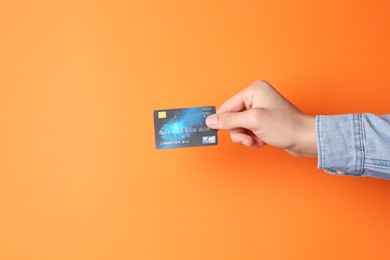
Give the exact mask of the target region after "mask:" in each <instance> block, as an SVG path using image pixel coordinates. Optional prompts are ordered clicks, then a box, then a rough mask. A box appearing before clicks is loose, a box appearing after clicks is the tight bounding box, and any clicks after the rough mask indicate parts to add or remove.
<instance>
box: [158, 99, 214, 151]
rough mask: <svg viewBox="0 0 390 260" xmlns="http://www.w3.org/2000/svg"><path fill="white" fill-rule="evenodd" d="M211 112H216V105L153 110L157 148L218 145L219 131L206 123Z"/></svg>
mask: <svg viewBox="0 0 390 260" xmlns="http://www.w3.org/2000/svg"><path fill="white" fill-rule="evenodd" d="M211 114H215V106H204V107H191V108H177V109H163V110H155V111H153V116H154V136H155V140H156V148H157V149H169V148H180V147H193V146H210V145H217V144H218V136H217V131H216V130H213V129H210V128H208V127H207V125H206V123H205V119H206V117H207V116H209V115H211Z"/></svg>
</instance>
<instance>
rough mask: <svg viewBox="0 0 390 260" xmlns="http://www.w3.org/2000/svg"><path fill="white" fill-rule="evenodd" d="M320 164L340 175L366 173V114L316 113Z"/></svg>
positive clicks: (320, 167) (322, 167) (327, 170)
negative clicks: (330, 114)
mask: <svg viewBox="0 0 390 260" xmlns="http://www.w3.org/2000/svg"><path fill="white" fill-rule="evenodd" d="M316 134H317V148H318V168H319V169H322V170H325V171H326V172H328V173H331V174H336V175H349V176H362V174H363V169H364V167H363V164H364V140H363V138H364V130H363V121H362V115H360V114H346V115H333V116H328V115H327V116H325V115H318V116H316Z"/></svg>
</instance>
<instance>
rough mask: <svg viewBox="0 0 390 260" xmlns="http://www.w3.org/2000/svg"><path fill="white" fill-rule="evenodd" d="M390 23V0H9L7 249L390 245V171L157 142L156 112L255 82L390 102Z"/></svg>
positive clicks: (270, 253) (204, 251)
mask: <svg viewBox="0 0 390 260" xmlns="http://www.w3.org/2000/svg"><path fill="white" fill-rule="evenodd" d="M389 28H390V4H389V2H388V1H386V0H382V1H378V0H374V1H359V0H358V1H339V0H330V1H311V0H310V1H309V0H295V1H282V0H276V1H275V0H272V1H264V0H262V1H227V0H213V1H210V0H202V1H168V0H161V1H144V0H143V1H15V0H12V1H11V0H9V1H5V0H0V126H1V127H0V259H153V260H155V259H186V260H190V259H352V258H353V259H390V251H389V246H390V237H389V232H390V221H389V219H390V182H387V181H383V180H378V179H372V178H353V177H337V176H332V175H329V174H326V173H324V172H322V171H319V170H317V169H316V166H317V160H315V159H305V158H294V157H291V156H289V155H288V154H287V153H285V152H284V151H279V150H276V149H274V148H272V147H266V148H264V149H247V148H244V147H241V146H238V145H235V144H233V143H231V142H230V139H229V135H228V134H227V133H226V132H220V144H219V145H218V146H216V147H205V148H184V149H172V150H162V151H161V150H155V148H154V134H153V118H152V111H153V110H154V109H166V108H176V107H191V106H201V105H216V106H219V105H220V104H222V103H223V102H224V101H225V100H226V99H227V98H229V97H230V96H231V95H233V94H234V93H236V92H237V91H239V90H240V89H242V88H244V87H246V86H247V85H249V84H250V83H252V82H253V81H255V80H257V79H266V80H267V81H269V82H270V83H271V84H273V85H274V86H275V87H276V88H277V89H278V90H279V91H280V92H281V93H283V94H284V95H285V96H286V97H287V98H288V99H289V100H291V101H292V102H293V103H295V104H296V105H297V106H298V107H299V108H301V110H303V111H305V112H307V113H310V114H333V113H352V112H368V111H369V112H372V113H378V114H381V113H389V112H390V111H389V95H390V91H389V87H390V78H389V72H390V69H389V68H390V52H389V46H390V35H389Z"/></svg>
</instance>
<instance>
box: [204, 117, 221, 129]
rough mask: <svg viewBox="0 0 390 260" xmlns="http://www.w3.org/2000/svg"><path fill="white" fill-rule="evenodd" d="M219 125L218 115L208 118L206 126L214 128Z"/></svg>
mask: <svg viewBox="0 0 390 260" xmlns="http://www.w3.org/2000/svg"><path fill="white" fill-rule="evenodd" d="M217 124H218V118H217V115H216V114H213V115H209V116H208V117H206V125H207V126H208V127H213V126H216V125H217Z"/></svg>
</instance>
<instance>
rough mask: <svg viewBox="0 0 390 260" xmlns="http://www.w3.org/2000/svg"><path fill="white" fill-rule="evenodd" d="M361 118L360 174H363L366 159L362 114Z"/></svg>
mask: <svg viewBox="0 0 390 260" xmlns="http://www.w3.org/2000/svg"><path fill="white" fill-rule="evenodd" d="M360 119H361V133H362V136H361V137H362V161H361V175H362V176H363V175H364V164H365V161H366V127H365V124H364V120H363V115H360Z"/></svg>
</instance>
